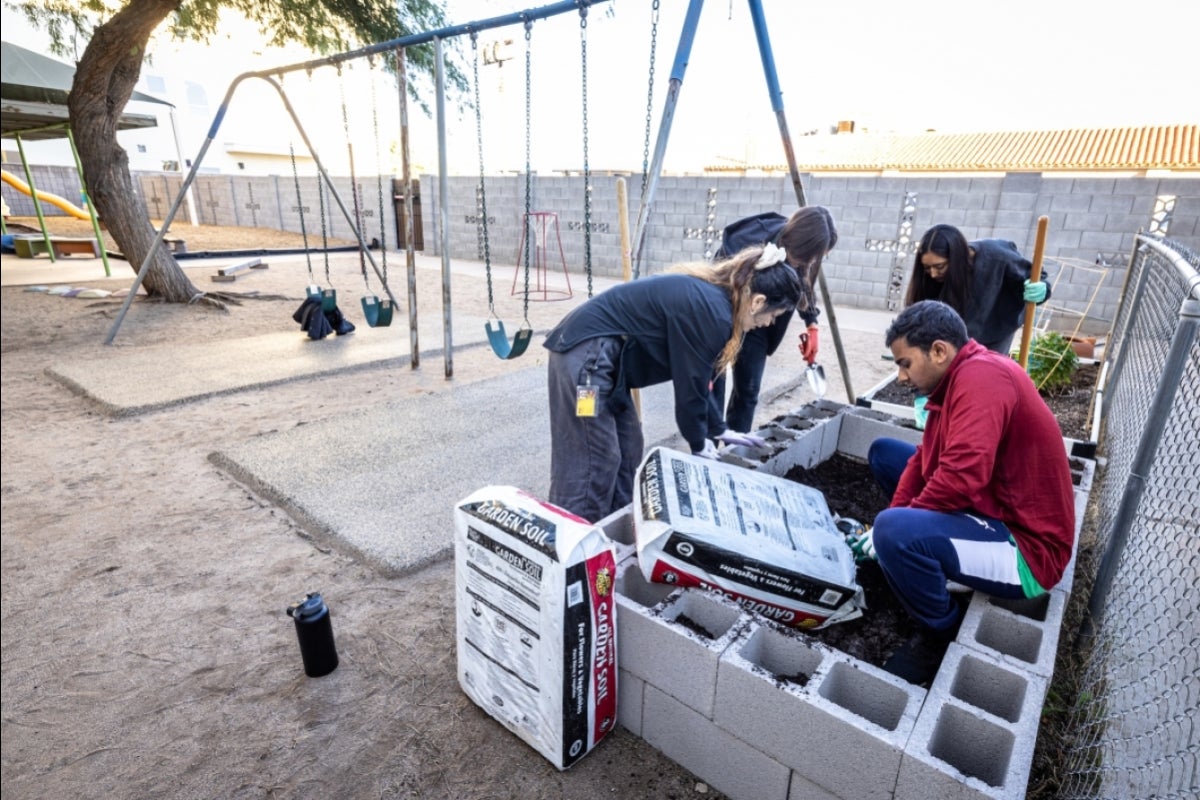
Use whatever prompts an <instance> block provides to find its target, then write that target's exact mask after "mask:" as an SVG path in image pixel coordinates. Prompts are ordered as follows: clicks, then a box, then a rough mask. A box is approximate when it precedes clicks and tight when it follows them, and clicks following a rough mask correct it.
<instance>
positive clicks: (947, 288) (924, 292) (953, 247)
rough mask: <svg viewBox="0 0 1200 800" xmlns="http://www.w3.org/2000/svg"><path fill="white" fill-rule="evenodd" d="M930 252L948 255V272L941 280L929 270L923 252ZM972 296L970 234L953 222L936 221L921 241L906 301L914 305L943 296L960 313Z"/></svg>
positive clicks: (946, 256)
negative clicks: (950, 223)
mask: <svg viewBox="0 0 1200 800" xmlns="http://www.w3.org/2000/svg"><path fill="white" fill-rule="evenodd" d="M926 253H933V254H935V255H938V256H941V257H942V258H944V259H946V274H945V277H943V279H942V280H941V281H935V280H934V279H933V278H931V277H930V276H929V275H927V274H926V273H925V265H924V264H923V263H922V262H921V256H923V255H925V254H926ZM970 298H971V246H970V245H969V244H967V237H965V236H963V234H962V231H960V230H959V229H958V228H956V227H954V226H953V225H934V226H933V227H932V228H930V229H929V230H927V231H925V235H924V236H922V237H921V242H920V244H918V245H917V255H916V257H915V258H914V259H913V268H912V275H911V276H910V277H909V279H908V294H907V296H906V297H905V300H904V304H905V305H912V304H913V303H916V302H917V301H919V300H941V301H942V302H943V303H948V304H949V305H950V307H951V308H953V309H954V310H955V311H957V312H958V313H959V314H965V313H967V304H968V302H969V301H970Z"/></svg>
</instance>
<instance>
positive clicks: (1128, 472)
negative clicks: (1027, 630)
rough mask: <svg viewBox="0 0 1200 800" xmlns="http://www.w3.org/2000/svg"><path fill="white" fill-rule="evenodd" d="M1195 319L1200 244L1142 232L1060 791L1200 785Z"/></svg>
mask: <svg viewBox="0 0 1200 800" xmlns="http://www.w3.org/2000/svg"><path fill="white" fill-rule="evenodd" d="M1198 330H1200V256H1197V254H1196V253H1194V252H1191V251H1190V250H1188V249H1187V248H1185V247H1183V246H1182V245H1179V244H1177V243H1174V242H1171V241H1169V240H1165V239H1163V238H1161V237H1158V236H1146V235H1139V236H1138V238H1137V244H1136V245H1135V247H1134V251H1133V254H1132V256H1131V259H1130V264H1129V270H1128V272H1127V276H1126V285H1125V291H1124V293H1123V299H1122V301H1121V304H1120V306H1119V307H1118V310H1117V315H1116V319H1115V320H1114V323H1113V328H1112V332H1111V338H1110V340H1109V342H1108V343H1107V345H1106V347H1105V358H1104V364H1103V367H1102V370H1103V371H1102V375H1101V379H1100V386H1099V392H1098V393H1099V396H1098V398H1097V403H1098V405H1099V413H1100V414H1101V415H1102V416H1101V421H1102V429H1101V437H1100V452H1099V459H1100V462H1101V463H1102V464H1103V467H1102V470H1101V471H1100V473H1099V477H1098V479H1097V483H1096V484H1095V486H1094V487H1093V490H1092V493H1091V507H1090V508H1089V515H1090V516H1091V519H1089V520H1088V522H1087V524H1085V526H1084V529H1085V530H1091V531H1094V535H1095V540H1094V541H1090V542H1087V543H1086V545H1087V547H1088V548H1090V549H1091V551H1092V552H1093V553H1094V554H1095V555H1096V556H1097V557H1096V558H1092V559H1090V563H1084V561H1085V560H1084V559H1082V558H1081V559H1079V561H1080V564H1079V566H1078V569H1079V570H1080V571H1081V574H1080V575H1077V576H1076V580H1075V586H1076V589H1077V591H1083V592H1088V591H1090V596H1088V607H1087V610H1086V612H1084V614H1083V621H1082V624H1081V626H1080V631H1079V635H1078V639H1077V640H1076V642H1075V647H1076V649H1075V651H1074V654H1073V657H1074V659H1075V662H1076V663H1075V674H1076V676H1077V677H1076V678H1075V680H1076V681H1077V683H1076V686H1075V688H1076V692H1075V696H1074V697H1073V698H1069V700H1070V701H1071V702H1072V703H1073V706H1072V710H1071V712H1070V717H1069V727H1070V729H1071V730H1072V732H1073V733H1072V736H1071V741H1070V743H1069V745H1068V746H1067V748H1066V753H1065V754H1064V756H1065V760H1064V762H1063V763H1064V769H1063V774H1062V780H1061V783H1060V789H1059V792H1058V796H1059V797H1062V798H1138V799H1140V798H1179V800H1184V799H1185V798H1187V800H1196V798H1198V797H1200V757H1198V756H1200V721H1198V719H1197V716H1198V715H1197V707H1198V705H1200V703H1198V700H1200V341H1198V334H1197V332H1198ZM1084 546H1085V543H1082V542H1081V552H1082V549H1083V547H1084ZM1088 572H1090V573H1092V574H1083V573H1088ZM1089 587H1090V588H1089Z"/></svg>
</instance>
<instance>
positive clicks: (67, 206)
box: [0, 170, 92, 220]
mask: <svg viewBox="0 0 1200 800" xmlns="http://www.w3.org/2000/svg"><path fill="white" fill-rule="evenodd" d="M0 180H3V181H4V182H5V183H7V184H8V185H9V186H11V187H13V188H14V189H16V190H17V191H18V192H20V193H21V194H26V195H29V196H30V197H36V198H37V199H38V200H40V201H41V202H43V203H49V204H50V205H52V206H55V207H57V208H60V209H62V210H63V211H65V212H66V213H67V214H69V215H71V216H72V217H74V218H75V219H85V220H90V219H91V218H92V216H91V214H89V213H88V212H87V211H86V210H84V209H82V208H80V207H79V206H77V205H75V204H74V203H72V202H71V201H69V200H67V199H66V198H65V197H59V196H58V195H56V194H54V193H52V192H43V191H41V190H40V189H32V188H30V186H29V184H28V183H26V182H25V181H23V180H21V179H20V178H18V177H17V176H16V175H13V174H12V173H11V172H9V171H8V170H0Z"/></svg>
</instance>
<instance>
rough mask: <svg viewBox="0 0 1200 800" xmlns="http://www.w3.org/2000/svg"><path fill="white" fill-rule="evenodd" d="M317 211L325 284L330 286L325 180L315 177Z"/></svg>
mask: <svg viewBox="0 0 1200 800" xmlns="http://www.w3.org/2000/svg"><path fill="white" fill-rule="evenodd" d="M317 213H318V214H320V216H321V249H322V251H323V252H324V253H325V285H326V286H332V285H333V278H331V277H330V275H329V231H328V229H327V228H326V225H325V182H324V181H323V180H322V179H321V178H320V177H318V178H317Z"/></svg>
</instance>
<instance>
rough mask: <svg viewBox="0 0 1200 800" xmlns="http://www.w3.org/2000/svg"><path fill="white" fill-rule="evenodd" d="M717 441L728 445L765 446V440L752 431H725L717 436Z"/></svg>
mask: <svg viewBox="0 0 1200 800" xmlns="http://www.w3.org/2000/svg"><path fill="white" fill-rule="evenodd" d="M717 441H718V442H722V443H723V444H730V445H741V446H742V447H766V446H767V440H766V439H764V438H762V437H761V436H755V435H754V434H752V433H738V432H737V431H725V432H724V433H722V434H721V435H720V436H718V437H717Z"/></svg>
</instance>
